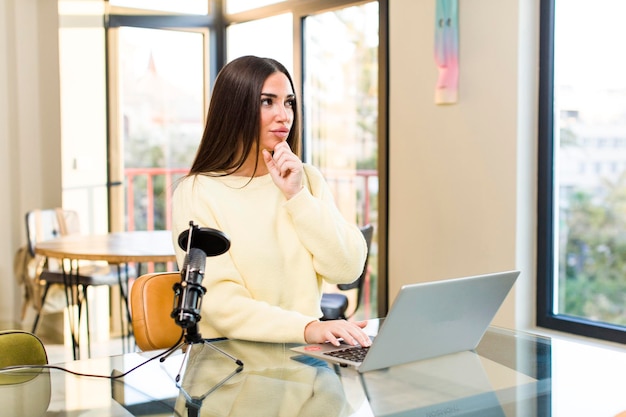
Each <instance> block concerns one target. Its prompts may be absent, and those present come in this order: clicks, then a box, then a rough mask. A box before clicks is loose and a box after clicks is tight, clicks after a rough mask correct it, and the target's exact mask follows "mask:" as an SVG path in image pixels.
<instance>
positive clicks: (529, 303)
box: [389, 0, 537, 327]
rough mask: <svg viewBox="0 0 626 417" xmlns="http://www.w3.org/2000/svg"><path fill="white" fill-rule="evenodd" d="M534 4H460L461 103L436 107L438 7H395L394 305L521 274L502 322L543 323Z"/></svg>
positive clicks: (465, 0)
mask: <svg viewBox="0 0 626 417" xmlns="http://www.w3.org/2000/svg"><path fill="white" fill-rule="evenodd" d="M520 3H526V4H525V5H520ZM529 3H530V4H529ZM534 3H536V2H534V1H533V2H528V1H526V2H523V1H519V2H517V1H506V2H503V1H501V0H471V1H469V0H459V9H460V11H459V42H460V55H459V58H460V76H459V99H458V102H457V103H456V104H453V105H436V104H434V100H433V97H434V90H435V83H436V80H437V67H436V65H435V62H434V59H433V46H434V23H435V22H434V20H435V19H434V16H435V1H409V0H404V1H403V0H391V1H390V5H389V9H390V10H389V14H390V23H389V27H390V70H389V77H390V111H389V114H390V115H389V123H390V149H389V155H390V160H389V175H390V189H389V216H390V219H389V297H390V300H393V298H394V297H395V295H396V294H397V291H398V290H399V287H400V286H401V285H402V284H406V283H411V282H420V281H428V280H439V279H446V278H453V277H460V276H465V275H472V274H480V273H487V272H495V271H500V270H509V269H521V270H522V274H521V276H520V278H519V281H518V283H517V284H516V287H515V288H514V291H513V292H512V293H511V294H510V296H509V298H508V299H507V301H506V302H505V305H504V307H503V308H502V309H501V310H500V312H499V314H498V317H497V318H496V321H495V323H496V324H499V325H501V326H505V327H528V326H530V323H531V322H532V321H534V319H533V318H532V314H533V313H532V312H533V310H534V298H533V297H534V289H533V288H534V281H535V268H534V256H533V249H532V247H531V246H532V245H533V244H534V228H535V227H534V211H535V210H534V201H535V191H534V184H535V180H534V176H535V174H534V172H535V169H534V158H535V156H534V154H535V151H534V149H535V142H536V139H535V137H536V135H535V128H534V125H535V122H534V117H535V116H534V113H535V108H536V106H535V103H536V100H535V97H536V78H537V74H536V54H535V55H529V54H527V53H526V51H527V50H528V49H531V50H532V49H533V48H535V47H536V42H534V41H533V40H534V39H536V31H537V24H536V22H537V20H536V19H537V16H536V13H535V10H536V5H535V4H534ZM529 38H530V40H531V41H530V42H529V41H528V39H529ZM522 44H523V48H524V49H523V51H524V53H522V52H521V51H522V50H521V49H520V47H522ZM520 77H521V78H520ZM520 79H521V82H522V84H523V85H520V84H518V83H519V82H520Z"/></svg>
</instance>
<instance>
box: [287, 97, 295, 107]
mask: <svg viewBox="0 0 626 417" xmlns="http://www.w3.org/2000/svg"><path fill="white" fill-rule="evenodd" d="M295 106H296V99H295V98H290V99H288V100H286V101H285V107H290V108H294V107H295Z"/></svg>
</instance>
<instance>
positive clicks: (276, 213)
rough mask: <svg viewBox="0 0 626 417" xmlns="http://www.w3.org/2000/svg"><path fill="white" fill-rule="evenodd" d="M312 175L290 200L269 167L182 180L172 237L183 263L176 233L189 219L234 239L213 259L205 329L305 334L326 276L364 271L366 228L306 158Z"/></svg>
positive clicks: (298, 337)
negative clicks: (347, 215) (350, 217)
mask: <svg viewBox="0 0 626 417" xmlns="http://www.w3.org/2000/svg"><path fill="white" fill-rule="evenodd" d="M304 178H305V179H304V182H305V187H304V188H303V190H302V191H301V192H300V193H298V194H297V195H296V196H294V197H293V198H291V199H290V200H288V201H287V200H286V199H285V197H284V196H283V194H282V193H281V191H280V190H279V189H278V187H276V186H275V185H274V183H273V181H272V179H271V177H270V176H269V174H268V175H264V176H261V177H255V178H252V180H251V181H250V178H249V177H238V176H226V177H210V176H203V175H198V176H194V177H188V178H185V179H184V180H183V181H181V182H180V183H179V184H178V186H177V188H176V190H175V191H174V198H173V206H172V211H173V225H172V239H173V241H174V247H175V248H176V250H177V260H178V265H179V267H180V268H182V265H183V261H184V256H185V253H184V251H183V250H182V249H180V248H179V246H178V244H177V239H178V236H179V234H180V233H181V232H182V231H184V230H186V229H188V228H189V221H193V222H194V223H195V224H197V225H198V226H200V227H211V228H214V229H218V230H221V231H222V232H224V233H225V234H226V235H227V236H228V237H229V238H230V240H231V247H230V250H229V251H228V252H227V253H225V254H223V255H219V256H215V257H208V258H207V262H206V271H205V275H204V280H203V282H202V284H203V285H204V286H205V287H206V289H207V292H206V294H205V295H204V297H203V300H202V317H201V321H200V322H199V330H200V332H201V333H202V336H203V337H205V338H213V337H229V338H233V339H242V340H254V341H263V342H285V343H292V342H293V343H303V342H304V328H305V326H306V325H307V324H308V323H309V322H311V321H313V320H317V319H318V318H319V317H321V315H322V314H321V310H320V298H321V287H322V280H325V281H327V282H330V283H348V282H352V281H354V280H355V279H356V278H357V277H358V276H359V274H360V273H361V271H362V269H363V264H364V262H365V257H366V256H367V247H366V244H365V239H364V238H363V235H362V234H361V232H360V230H359V229H358V227H357V226H356V225H355V224H352V223H349V222H347V221H346V220H345V219H344V217H343V216H342V214H341V213H340V212H339V210H338V209H337V208H336V206H335V203H334V201H333V197H332V194H331V192H330V189H329V188H328V185H327V184H326V182H325V181H324V178H323V177H322V175H321V173H320V172H319V171H318V170H317V169H315V168H313V167H312V166H310V165H306V164H305V175H304ZM307 178H308V180H307Z"/></svg>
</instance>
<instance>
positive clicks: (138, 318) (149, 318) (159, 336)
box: [130, 272, 182, 351]
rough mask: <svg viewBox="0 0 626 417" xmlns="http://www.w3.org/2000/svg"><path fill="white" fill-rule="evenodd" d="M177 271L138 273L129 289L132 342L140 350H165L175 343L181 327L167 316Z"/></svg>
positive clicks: (172, 304) (170, 306)
mask: <svg viewBox="0 0 626 417" xmlns="http://www.w3.org/2000/svg"><path fill="white" fill-rule="evenodd" d="M177 282H180V272H156V273H150V274H145V275H142V276H140V277H139V278H137V279H136V280H135V282H134V283H133V285H132V287H131V290H130V311H131V318H132V324H133V334H134V335H135V343H136V344H137V347H139V349H141V350H142V351H148V350H154V349H167V348H170V347H172V346H174V345H175V344H176V342H177V341H178V340H179V339H180V337H181V335H182V329H181V328H180V327H179V326H178V325H177V324H176V322H175V321H174V319H173V318H172V317H171V316H170V314H171V313H172V310H173V307H174V284H176V283H177Z"/></svg>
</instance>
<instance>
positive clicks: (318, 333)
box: [304, 320, 372, 347]
mask: <svg viewBox="0 0 626 417" xmlns="http://www.w3.org/2000/svg"><path fill="white" fill-rule="evenodd" d="M365 326H367V321H347V320H328V321H312V322H311V323H309V324H308V325H307V326H306V327H305V329H304V340H305V341H306V342H307V343H325V342H330V343H331V344H333V345H334V346H339V345H340V339H343V342H344V343H347V344H349V345H353V346H356V345H361V346H365V347H367V346H369V345H371V344H372V341H371V339H370V338H369V336H368V335H367V334H366V333H365V332H364V331H363V328H364V327H365Z"/></svg>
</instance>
